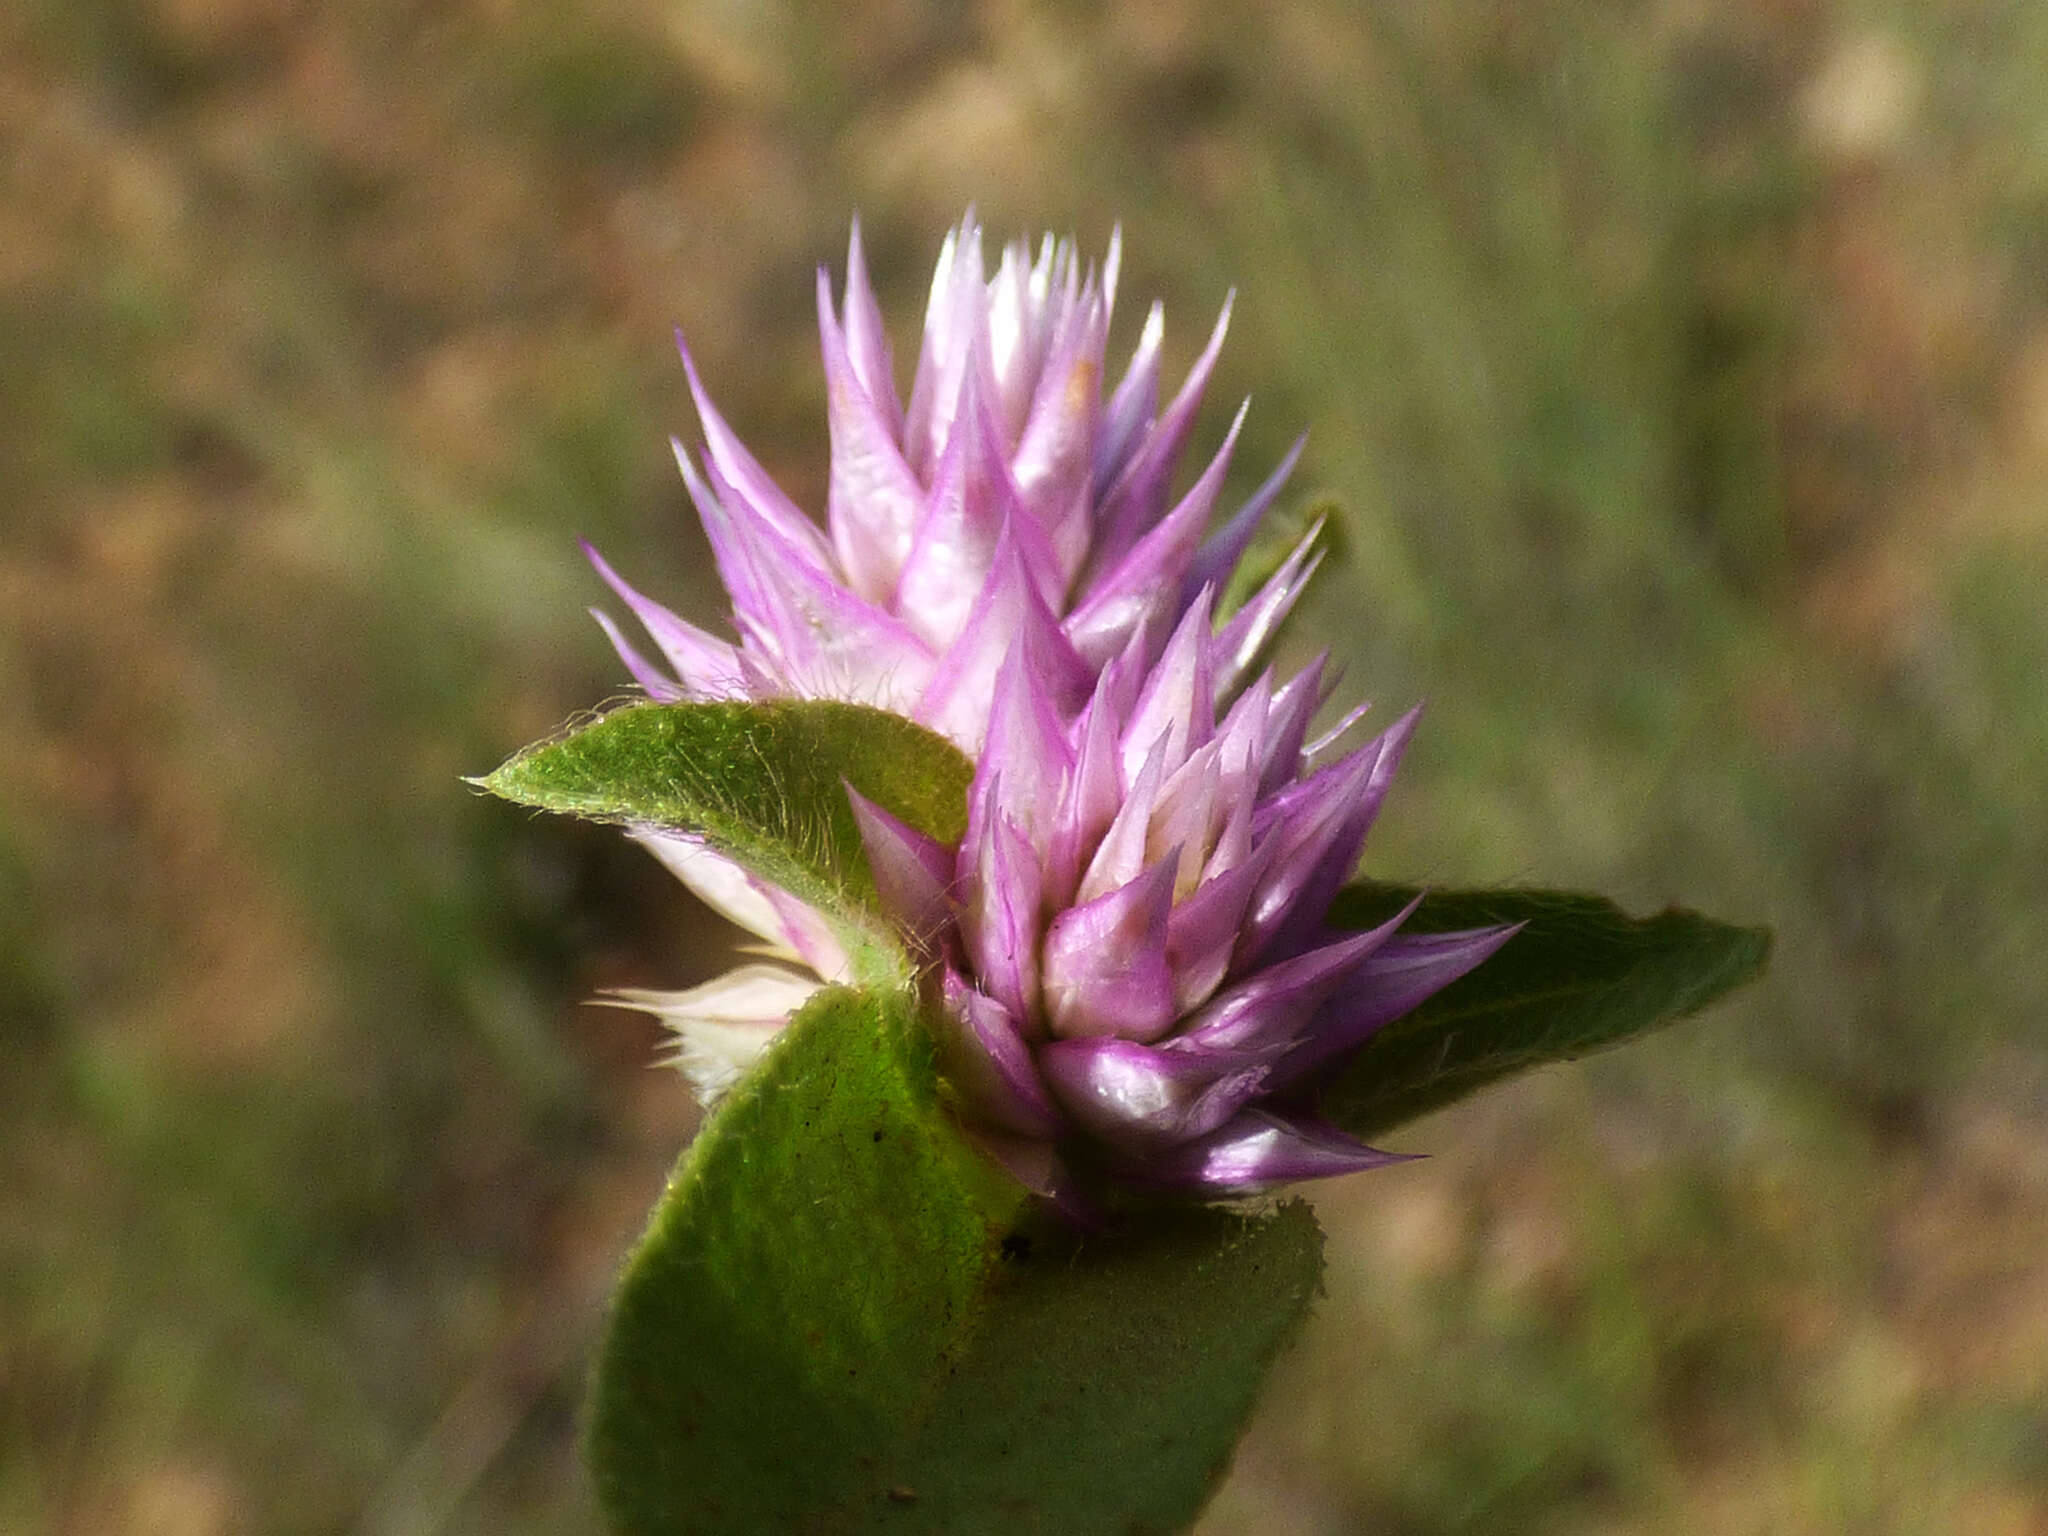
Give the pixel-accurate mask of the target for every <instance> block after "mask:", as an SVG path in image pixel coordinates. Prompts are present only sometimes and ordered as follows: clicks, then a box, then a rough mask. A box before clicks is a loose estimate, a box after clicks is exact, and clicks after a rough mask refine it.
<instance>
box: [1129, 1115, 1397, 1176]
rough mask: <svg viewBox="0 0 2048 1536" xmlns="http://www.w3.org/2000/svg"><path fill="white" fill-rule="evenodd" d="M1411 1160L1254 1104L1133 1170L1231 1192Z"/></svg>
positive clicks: (1313, 1122) (1330, 1128)
mask: <svg viewBox="0 0 2048 1536" xmlns="http://www.w3.org/2000/svg"><path fill="white" fill-rule="evenodd" d="M1409 1160H1410V1159H1409V1158H1408V1157H1407V1156H1405V1155H1403V1154H1400V1153H1394V1152H1381V1151H1378V1150H1377V1149H1375V1148H1373V1147H1368V1146H1367V1145H1366V1144H1365V1143H1364V1142H1362V1141H1354V1140H1353V1139H1352V1138H1351V1137H1349V1136H1346V1135H1345V1134H1344V1133H1343V1132H1342V1131H1340V1130H1337V1129H1336V1128H1335V1127H1334V1126H1331V1125H1327V1124H1324V1123H1323V1122H1321V1121H1316V1120H1308V1119H1300V1120H1294V1119H1283V1118H1282V1117H1281V1116H1279V1115H1276V1114H1273V1113H1271V1112H1269V1111H1267V1110H1263V1109H1257V1108H1253V1109H1246V1110H1244V1111H1242V1112H1240V1113H1239V1114H1238V1115H1237V1117H1236V1118H1235V1119H1233V1120H1231V1121H1230V1122H1229V1123H1228V1124H1226V1125H1224V1126H1223V1127H1222V1128H1221V1129H1219V1130H1217V1131H1215V1132H1213V1133H1211V1134H1210V1135H1208V1136H1205V1137H1203V1138H1202V1139H1201V1140H1199V1141H1194V1142H1190V1143H1188V1144H1187V1145H1185V1146H1180V1147H1175V1148H1173V1149H1172V1150H1170V1151H1168V1152H1164V1153H1161V1154H1158V1155H1156V1156H1153V1157H1149V1158H1147V1159H1146V1160H1145V1161H1144V1162H1143V1163H1141V1164H1137V1165H1134V1166H1133V1168H1132V1169H1131V1176H1132V1177H1133V1178H1135V1179H1138V1180H1141V1181H1143V1182H1145V1183H1148V1184H1151V1185H1152V1186H1154V1187H1155V1188H1158V1189H1161V1190H1165V1191H1170V1192H1175V1193H1180V1194H1188V1195H1198V1196H1209V1197H1214V1198H1229V1197H1233V1196H1239V1195H1256V1194H1260V1193H1262V1192H1264V1191H1266V1190H1269V1189H1275V1188H1278V1187H1279V1186H1280V1185H1282V1184H1292V1183H1294V1182H1295V1181H1296V1180H1299V1179H1323V1178H1329V1177H1330V1176H1331V1175H1333V1174H1339V1173H1356V1172H1359V1171H1360V1170H1362V1169H1366V1168H1383V1167H1385V1166H1386V1165H1387V1164H1389V1163H1403V1162H1408V1161H1409Z"/></svg>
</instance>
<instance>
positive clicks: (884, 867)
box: [845, 784, 954, 951]
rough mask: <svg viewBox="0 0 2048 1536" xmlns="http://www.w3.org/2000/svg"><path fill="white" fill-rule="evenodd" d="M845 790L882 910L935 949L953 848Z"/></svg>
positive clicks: (946, 912)
mask: <svg viewBox="0 0 2048 1536" xmlns="http://www.w3.org/2000/svg"><path fill="white" fill-rule="evenodd" d="M845 789H846V799H847V803H848V804H850V805H851V806H852V807H853V819H854V823H855V824H856V825H857V826H858V827H859V828H860V840H861V843H862V845H863V846H864V847H865V848H866V849H867V855H868V868H869V869H870V870H871V871H873V873H874V877H875V892H876V894H877V895H879V896H880V897H881V898H882V906H883V908H884V909H885V910H886V911H887V912H888V913H889V915H890V916H891V917H892V918H894V919H895V920H896V923H897V925H898V926H899V927H901V928H902V929H903V930H904V931H905V932H907V933H909V934H910V935H911V937H912V939H913V940H914V941H915V942H916V944H917V945H918V947H919V948H920V949H924V950H927V951H929V950H932V949H935V948H937V946H938V941H939V939H940V937H941V936H942V935H943V934H944V932H945V931H946V929H947V928H949V927H950V926H951V925H952V921H953V909H952V905H951V903H950V902H949V900H948V899H947V896H948V892H949V890H950V889H951V887H952V884H953V869H954V854H953V851H952V850H951V849H949V848H947V847H946V846H945V845H944V844H942V843H940V842H938V841H937V840H936V839H933V838H929V837H926V836H925V835H924V833H922V832H920V831H918V830H917V828H915V827H912V826H907V825H906V824H904V823H903V822H900V821H898V820H897V819H896V818H895V817H894V816H891V815H890V814H889V813H888V812H887V811H885V810H883V809H882V808H881V807H880V806H879V805H876V804H875V803H874V802H873V801H872V800H869V799H868V798H867V797H866V796H864V795H862V794H861V793H860V791H859V790H857V789H855V788H854V787H853V786H852V785H851V784H848V785H846V786H845Z"/></svg>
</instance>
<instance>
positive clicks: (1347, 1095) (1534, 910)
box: [1323, 882, 1771, 1137]
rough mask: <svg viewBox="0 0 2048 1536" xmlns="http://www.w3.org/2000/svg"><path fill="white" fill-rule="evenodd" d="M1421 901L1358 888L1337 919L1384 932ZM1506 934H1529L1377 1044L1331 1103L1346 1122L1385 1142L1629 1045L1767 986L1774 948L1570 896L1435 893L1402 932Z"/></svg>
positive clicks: (1745, 931) (1391, 890)
mask: <svg viewBox="0 0 2048 1536" xmlns="http://www.w3.org/2000/svg"><path fill="white" fill-rule="evenodd" d="M1416 895H1417V892H1416V891H1415V890H1414V889H1413V888H1412V887H1404V886H1394V885H1380V884H1375V883H1371V882H1366V883H1361V884H1359V885H1354V886H1352V887H1350V888H1349V889H1347V890H1345V891H1344V892H1342V893H1341V894H1340V895H1339V896H1338V898H1337V901H1336V904H1335V905H1334V906H1333V907H1332V909H1331V912H1330V921H1331V922H1332V923H1333V924H1335V925H1337V926H1339V927H1344V928H1367V927H1371V926H1372V925H1374V924H1376V923H1379V922H1383V921H1385V920H1386V919H1387V918H1388V917H1391V916H1392V915H1393V914H1394V913H1395V912H1398V911H1399V910H1400V909H1401V908H1402V907H1403V906H1405V905H1406V904H1407V903H1408V902H1410V901H1412V900H1413V899H1414V898H1415V896H1416ZM1495 923H1522V924H1525V925H1526V926H1524V927H1523V929H1522V931H1521V932H1520V933H1517V934H1516V935H1515V936H1514V937H1513V938H1511V939H1509V940H1508V942H1507V943H1506V944H1505V945H1503V946H1502V948H1501V949H1500V951H1499V952H1498V953H1497V954H1495V955H1493V956H1492V958H1490V959H1488V960H1487V961H1486V962H1485V963H1484V964H1482V965H1480V966H1479V968H1478V969H1477V970H1474V971H1472V972H1470V973H1469V974H1467V975H1465V976H1463V977H1461V978H1459V979H1458V980H1457V981H1455V982H1453V983H1452V984H1451V985H1450V986H1448V987H1446V988H1445V989H1444V990H1443V991H1441V992H1439V993H1438V994H1437V995H1436V996H1435V997H1433V998H1431V999H1430V1000H1429V1001H1428V1002H1426V1003H1424V1004H1423V1005H1422V1006H1421V1007H1419V1008H1417V1009H1415V1010H1414V1011H1413V1012H1412V1013H1409V1014H1407V1015H1405V1016H1404V1017H1402V1018H1399V1019H1396V1020H1395V1021H1394V1022H1393V1023H1392V1024H1390V1025H1388V1026H1387V1027H1386V1028H1385V1029H1384V1030H1382V1031H1381V1032H1380V1033H1379V1034H1377V1035H1375V1036H1374V1037H1373V1038H1372V1039H1371V1040H1369V1041H1367V1042H1366V1044H1365V1045H1364V1046H1363V1047H1362V1048H1361V1049H1360V1050H1359V1052H1358V1053H1357V1054H1356V1055H1355V1056H1354V1057H1352V1059H1351V1061H1350V1062H1349V1063H1348V1064H1347V1065H1346V1066H1345V1068H1344V1070H1343V1072H1342V1074H1341V1075H1340V1076H1339V1077H1338V1078H1337V1080H1336V1081H1335V1082H1334V1083H1332V1084H1331V1085H1330V1087H1329V1088H1328V1089H1327V1090H1326V1091H1325V1094H1324V1098H1323V1109H1324V1112H1325V1113H1326V1114H1328V1115H1329V1117H1330V1118H1331V1119H1332V1120H1333V1121H1334V1122H1335V1123H1336V1124H1338V1125H1339V1126H1341V1127H1343V1128H1344V1129H1345V1130H1347V1131H1349V1132H1351V1133H1352V1134H1353V1135H1355V1136H1365V1137H1370V1136H1376V1135H1379V1134H1380V1133H1382V1132H1384V1131H1387V1130H1389V1129H1391V1128H1392V1127H1394V1126H1398V1125H1400V1124H1402V1123H1403V1122H1405V1121H1408V1120H1413V1119H1415V1118H1416V1117H1417V1116H1419V1115H1424V1114H1427V1113H1429V1112H1430V1111H1431V1110H1433V1109H1439V1108H1441V1107H1443V1106H1444V1105H1446V1104H1450V1103H1452V1102H1454V1101H1456V1100H1458V1099H1462V1098H1464V1097H1465V1096H1466V1095H1467V1094H1469V1093H1472V1092H1474V1091H1475V1090H1477V1089H1479V1088H1483V1087H1485V1086H1486V1085H1487V1084H1488V1083H1491V1082H1495V1081H1498V1080H1499V1079H1501V1078H1504V1077H1511V1076H1514V1075H1515V1074H1517V1073H1521V1072H1526V1071H1528V1070H1530V1069H1531V1068H1533V1067H1540V1066H1544V1065H1546V1064H1547V1063H1550V1062H1554V1061H1569V1060H1571V1059H1573V1058H1574V1057H1579V1056H1584V1055H1587V1054H1589V1053H1590V1052H1593V1051H1597V1050H1602V1049H1605V1048H1606V1047H1608V1046H1612V1045H1618V1044H1620V1043H1621V1042H1623V1041H1625V1040H1628V1039H1630V1038H1632V1037H1633V1036H1636V1035H1639V1034H1642V1033H1643V1032H1644V1031H1646V1030H1651V1029H1655V1028H1657V1027H1658V1026H1659V1025H1663V1024H1668V1023H1671V1022H1672V1021H1673V1020H1676V1019H1681V1018H1683V1017H1685V1016H1686V1015H1687V1014H1690V1013H1694V1012H1697V1011H1698V1010H1699V1009H1701V1008H1704V1007H1705V1006H1706V1005H1707V1004H1708V1003H1711V1002H1713V1001H1714V1000H1715V999H1716V998H1718V997H1720V996H1721V995H1722V994H1723V993H1725V992H1727V991H1729V990H1730V989H1731V988H1734V987H1737V986H1740V985H1741V984H1742V983H1744V982H1746V981H1750V980H1752V979H1754V978H1755V977H1756V976H1758V975H1760V974H1761V973H1762V971H1763V968H1764V965H1765V963H1766V961H1767V960H1768V959H1769V956H1770V949H1771V936H1770V933H1769V932H1768V930H1765V929H1761V928H1737V927H1733V926H1731V925H1729V924H1727V923H1717V922H1715V921H1713V920H1712V919H1711V918H1706V917H1701V916H1700V915H1699V914H1698V913H1696V912H1687V911H1684V910H1682V909H1678V908H1673V909H1671V910H1668V911H1665V912H1660V913H1658V914H1657V915H1656V916H1654V917H1646V918H1633V917H1630V916H1628V915H1627V914H1626V913H1624V912H1623V911H1622V910H1621V909H1620V908H1618V907H1616V906H1615V905H1614V903H1612V902H1611V901H1607V900H1605V899H1604V898H1602V897H1598V896H1580V895H1573V894H1569V893H1566V892H1560V891H1433V892H1431V893H1430V894H1429V895H1428V896H1427V897H1425V898H1424V900H1423V903H1422V906H1421V907H1420V908H1419V909H1418V910H1417V911H1416V913H1415V915H1414V916H1413V917H1411V918H1410V919H1409V920H1408V922H1407V923H1406V924H1405V925H1404V926H1403V930H1402V931H1403V932H1409V933H1443V932H1449V931H1451V930H1454V929H1460V928H1479V927H1486V926H1488V925H1491V924H1495Z"/></svg>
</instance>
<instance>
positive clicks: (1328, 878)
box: [1237, 710, 1420, 965]
mask: <svg viewBox="0 0 2048 1536" xmlns="http://www.w3.org/2000/svg"><path fill="white" fill-rule="evenodd" d="M1419 716H1420V711H1419V710H1410V711H1409V712H1408V713H1407V714H1405V715H1403V716H1402V717H1401V718H1400V719H1399V720H1396V721H1395V722H1394V723H1393V724H1392V725H1391V726H1389V727H1388V728H1387V729H1386V730H1385V731H1384V732H1382V733H1381V734H1380V735H1379V736H1377V737H1375V738H1374V739H1373V740H1372V741H1370V742H1368V743H1366V745H1364V746H1362V747H1360V748H1359V749H1358V750H1357V751H1356V752H1353V753H1351V754H1350V755H1348V756H1346V757H1343V758H1339V759H1338V760H1337V761H1336V762H1334V763H1331V764H1330V765H1329V766H1328V767H1326V768H1322V769H1319V770H1318V771H1317V772H1316V773H1314V774H1312V775H1311V776H1310V777H1308V778H1306V779H1303V780H1301V781H1300V782H1299V783H1297V784H1292V785H1289V786H1288V787H1287V788H1286V789H1284V790H1282V791H1281V792H1280V793H1279V794H1277V795H1274V796H1272V797H1271V798H1270V799H1267V800H1266V801H1264V802H1262V803H1261V804H1260V806H1259V810H1258V820H1257V823H1256V825H1255V831H1256V832H1257V833H1258V834H1259V835H1260V837H1261V839H1262V840H1263V839H1264V838H1268V837H1270V838H1272V839H1274V840H1275V842H1276V844H1277V846H1276V848H1275V851H1274V855H1273V863H1272V867H1271V870H1270V872H1269V874H1268V876H1267V878H1266V880H1265V881H1264V883H1262V884H1261V885H1260V887H1259V890H1258V893H1257V894H1256V895H1255V896H1253V898H1252V904H1251V910H1250V913H1249V914H1248V916H1247V919H1246V923H1245V928H1244V932H1243V934H1242V936H1241V938H1240V939H1239V942H1238V950H1237V963H1238V964H1239V965H1249V964H1251V963H1252V962H1254V961H1256V960H1257V959H1258V958H1259V956H1260V955H1261V954H1264V953H1266V952H1267V951H1268V950H1269V949H1270V948H1273V947H1275V946H1276V945H1277V946H1279V947H1281V948H1283V949H1284V948H1285V947H1287V944H1288V942H1289V941H1290V940H1292V939H1299V938H1300V937H1301V936H1302V935H1304V934H1305V933H1309V932H1312V931H1313V930H1314V929H1315V928H1316V927H1317V925H1319V924H1320V923H1321V922H1322V917H1323V913H1324V911H1325V909H1327V908H1328V906H1329V903H1330V898H1331V897H1333V896H1334V895H1335V894H1336V893H1337V890H1338V889H1339V888H1340V887H1341V886H1342V885H1343V884H1344V882H1345V881H1346V880H1348V879H1349V878H1350V877H1351V872H1352V870H1353V869H1354V868H1356V867H1357V864H1358V855H1359V851H1360V849H1361V848H1362V847H1363V845H1364V842H1365V834H1366V832H1367V831H1368V830H1369V829H1370V828H1371V826H1372V822H1373V818H1374V816H1375V815H1377V814H1378V811H1379V808H1380V804H1381V802H1382V801H1384V800H1385V799H1386V795H1387V790H1388V789H1389V788H1391V787H1392V784H1393V779H1394V769H1395V768H1396V767H1397V766H1398V765H1399V763H1400V760H1401V754H1402V752H1403V751H1404V750H1405V749H1406V747H1407V744H1408V740H1409V738H1410V737H1411V736H1412V735H1413V734H1414V731H1415V722H1416V720H1417V719H1418V718H1419Z"/></svg>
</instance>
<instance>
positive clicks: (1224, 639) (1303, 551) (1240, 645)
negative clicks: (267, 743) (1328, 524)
mask: <svg viewBox="0 0 2048 1536" xmlns="http://www.w3.org/2000/svg"><path fill="white" fill-rule="evenodd" d="M1322 533H1323V520H1322V519H1321V518H1317V519H1316V521H1315V523H1314V524H1313V526H1311V527H1310V528H1309V531H1308V532H1307V533H1305V534H1303V535H1302V537H1301V542H1300V543H1298V544H1296V545H1295V546H1294V548H1293V550H1291V551H1290V552H1289V553H1288V556H1287V558H1286V559H1285V560H1283V561H1281V562H1280V565H1279V568H1278V569H1277V570H1275V571H1274V572H1273V574H1272V575H1271V576H1270V577H1268V578H1267V579H1266V584H1265V585H1264V586H1262V587H1260V588H1259V590H1258V591H1257V592H1255V593H1253V594H1252V595H1251V596H1250V597H1249V598H1247V599H1246V600H1245V604H1244V606H1243V607H1242V608H1240V609H1238V610H1237V612H1235V613H1233V614H1232V615H1231V616H1230V618H1229V620H1228V621H1227V622H1226V623H1225V624H1224V626H1223V627H1222V628H1221V629H1220V630H1218V631H1217V632H1216V654H1217V657H1218V666H1217V668H1216V686H1217V687H1218V688H1219V689H1221V690H1222V691H1223V692H1225V693H1228V692H1230V691H1231V690H1232V689H1234V688H1236V687H1237V685H1238V684H1239V683H1240V682H1241V681H1243V679H1244V676H1245V674H1246V673H1247V672H1249V671H1251V669H1252V668H1253V667H1254V666H1256V665H1257V664H1258V660H1259V657H1260V656H1261V655H1263V654H1264V652H1265V649H1266V647H1267V646H1268V645H1270V644H1272V641H1273V637H1274V636H1275V635H1276V634H1278V633H1279V630H1280V626H1281V624H1282V623H1284V622H1285V621H1286V618H1287V615H1288V614H1290V613H1292V612H1293V611H1294V605H1295V604H1296V603H1298V602H1299V601H1301V594H1302V593H1303V592H1305V591H1307V590H1308V584H1309V582H1310V581H1311V580H1312V579H1313V578H1314V576H1315V574H1316V570H1317V568H1318V567H1319V566H1321V565H1322V563H1323V550H1322V548H1321V543H1320V541H1321V539H1322Z"/></svg>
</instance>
